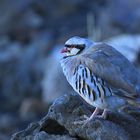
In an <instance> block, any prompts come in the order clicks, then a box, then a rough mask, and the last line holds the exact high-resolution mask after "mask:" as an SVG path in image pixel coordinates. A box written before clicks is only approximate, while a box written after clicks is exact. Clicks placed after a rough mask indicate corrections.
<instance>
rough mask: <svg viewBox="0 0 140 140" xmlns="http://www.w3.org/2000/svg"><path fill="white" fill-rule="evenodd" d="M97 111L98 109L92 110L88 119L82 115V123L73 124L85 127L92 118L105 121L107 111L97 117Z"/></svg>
mask: <svg viewBox="0 0 140 140" xmlns="http://www.w3.org/2000/svg"><path fill="white" fill-rule="evenodd" d="M99 111H100V109H99V108H96V109H95V110H94V112H93V114H92V115H91V116H90V117H88V116H86V115H84V120H82V121H75V122H74V124H81V125H83V126H85V125H86V124H87V123H89V122H90V121H91V120H92V119H94V118H102V119H106V117H107V110H106V109H104V111H103V113H102V115H98V113H99Z"/></svg>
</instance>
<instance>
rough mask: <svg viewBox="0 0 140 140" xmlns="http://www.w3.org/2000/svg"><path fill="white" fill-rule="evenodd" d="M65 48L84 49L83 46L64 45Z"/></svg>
mask: <svg viewBox="0 0 140 140" xmlns="http://www.w3.org/2000/svg"><path fill="white" fill-rule="evenodd" d="M65 47H66V48H77V49H83V48H85V44H81V45H65Z"/></svg>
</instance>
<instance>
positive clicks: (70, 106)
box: [12, 95, 140, 140]
mask: <svg viewBox="0 0 140 140" xmlns="http://www.w3.org/2000/svg"><path fill="white" fill-rule="evenodd" d="M92 111H93V108H91V107H90V106H88V105H86V104H85V103H84V102H83V101H82V100H81V99H80V98H79V96H78V95H64V96H62V97H60V98H58V99H57V100H56V101H55V102H54V103H53V104H52V105H51V107H50V109H49V112H48V114H47V115H46V116H45V117H44V118H43V119H42V120H40V121H39V122H37V123H32V124H31V125H30V126H29V127H28V128H27V129H26V130H23V131H21V132H19V133H16V134H14V135H13V137H12V140H30V139H32V140H45V139H49V140H55V139H58V140H59V139H60V140H61V139H62V140H63V139H70V140H139V138H140V133H139V132H140V123H139V122H140V110H138V109H136V108H132V107H125V108H123V109H121V110H120V113H111V112H109V115H108V118H107V119H106V120H103V119H99V118H95V119H94V120H92V121H90V122H89V123H87V124H86V125H82V124H78V125H77V124H74V122H75V121H77V120H82V119H83V115H84V114H85V115H88V116H89V115H91V112H92Z"/></svg>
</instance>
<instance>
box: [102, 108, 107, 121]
mask: <svg viewBox="0 0 140 140" xmlns="http://www.w3.org/2000/svg"><path fill="white" fill-rule="evenodd" d="M106 117H107V109H104V111H103V113H102V115H101V118H103V119H106Z"/></svg>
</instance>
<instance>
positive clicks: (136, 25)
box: [0, 0, 140, 140]
mask: <svg viewBox="0 0 140 140" xmlns="http://www.w3.org/2000/svg"><path fill="white" fill-rule="evenodd" d="M139 33H140V0H133V1H132V0H88V1H87V0H70V1H66V0H14V1H11V0H1V1H0V140H9V139H10V137H11V135H12V134H13V133H15V132H17V131H20V130H22V129H25V128H26V127H27V125H28V124H29V123H30V122H33V121H38V120H40V119H41V118H42V117H43V116H44V115H45V114H47V110H48V107H49V105H50V104H51V103H52V102H53V101H54V100H55V99H56V98H57V97H59V96H61V95H63V94H66V93H67V94H70V93H71V92H73V90H72V89H71V87H70V86H69V85H68V84H67V82H66V79H65V77H64V76H63V74H62V71H61V68H60V64H59V59H60V53H59V51H60V49H61V48H62V47H63V44H64V42H65V41H66V40H67V39H68V38H70V37H72V36H81V37H87V38H90V39H92V40H94V41H104V42H106V43H108V44H110V45H112V46H113V47H115V48H116V49H117V50H118V51H120V52H121V53H122V54H124V55H125V56H126V57H127V58H128V59H129V60H130V61H131V62H132V63H134V64H135V65H136V67H137V68H138V69H139V65H140V34H139Z"/></svg>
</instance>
